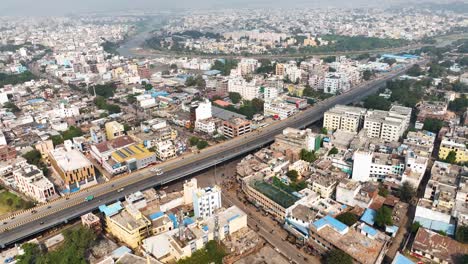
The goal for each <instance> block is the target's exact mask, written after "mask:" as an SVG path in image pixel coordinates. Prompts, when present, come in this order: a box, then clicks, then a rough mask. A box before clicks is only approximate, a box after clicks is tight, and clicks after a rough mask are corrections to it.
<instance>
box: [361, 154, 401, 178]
mask: <svg viewBox="0 0 468 264" xmlns="http://www.w3.org/2000/svg"><path fill="white" fill-rule="evenodd" d="M353 160H354V161H353V175H352V179H353V180H354V181H359V182H367V181H371V180H372V181H377V180H389V181H396V182H401V175H402V174H403V172H404V170H405V162H404V160H403V159H400V158H393V157H392V155H391V154H383V153H375V152H374V153H373V152H364V151H356V152H354V156H353ZM391 178H395V180H393V179H391Z"/></svg>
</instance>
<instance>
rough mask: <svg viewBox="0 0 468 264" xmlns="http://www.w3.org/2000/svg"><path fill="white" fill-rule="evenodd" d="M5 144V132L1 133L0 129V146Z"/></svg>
mask: <svg viewBox="0 0 468 264" xmlns="http://www.w3.org/2000/svg"><path fill="white" fill-rule="evenodd" d="M5 145H7V141H6V138H5V134H3V131H0V146H5Z"/></svg>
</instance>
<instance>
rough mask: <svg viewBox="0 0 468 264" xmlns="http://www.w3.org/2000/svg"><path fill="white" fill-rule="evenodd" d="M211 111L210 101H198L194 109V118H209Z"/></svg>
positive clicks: (197, 119)
mask: <svg viewBox="0 0 468 264" xmlns="http://www.w3.org/2000/svg"><path fill="white" fill-rule="evenodd" d="M211 113H212V110H211V102H210V101H208V100H205V101H204V102H201V103H199V104H198V107H197V109H195V120H196V121H199V120H204V119H208V118H211Z"/></svg>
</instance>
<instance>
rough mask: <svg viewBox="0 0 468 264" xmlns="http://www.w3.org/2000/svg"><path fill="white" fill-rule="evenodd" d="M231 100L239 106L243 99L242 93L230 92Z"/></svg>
mask: <svg viewBox="0 0 468 264" xmlns="http://www.w3.org/2000/svg"><path fill="white" fill-rule="evenodd" d="M229 99H231V101H232V103H233V104H238V103H239V102H240V100H241V99H242V96H241V95H240V93H236V92H229Z"/></svg>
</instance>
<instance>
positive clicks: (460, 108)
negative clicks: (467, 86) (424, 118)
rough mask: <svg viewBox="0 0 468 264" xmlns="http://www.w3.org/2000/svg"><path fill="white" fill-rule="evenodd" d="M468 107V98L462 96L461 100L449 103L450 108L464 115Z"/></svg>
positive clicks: (457, 99)
mask: <svg viewBox="0 0 468 264" xmlns="http://www.w3.org/2000/svg"><path fill="white" fill-rule="evenodd" d="M467 106H468V98H466V96H464V95H463V96H462V97H460V98H456V99H455V100H453V101H451V102H450V103H449V106H448V108H449V109H450V110H452V111H454V112H457V113H460V114H461V113H463V112H465V111H466V107H467Z"/></svg>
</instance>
